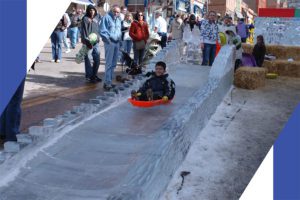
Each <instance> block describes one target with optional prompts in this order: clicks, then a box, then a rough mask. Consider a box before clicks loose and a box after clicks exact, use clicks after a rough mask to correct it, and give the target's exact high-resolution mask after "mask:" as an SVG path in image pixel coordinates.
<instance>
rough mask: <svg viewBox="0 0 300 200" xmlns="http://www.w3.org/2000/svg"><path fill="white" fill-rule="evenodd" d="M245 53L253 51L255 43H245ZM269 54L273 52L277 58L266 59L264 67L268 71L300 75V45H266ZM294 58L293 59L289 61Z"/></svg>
mask: <svg viewBox="0 0 300 200" xmlns="http://www.w3.org/2000/svg"><path fill="white" fill-rule="evenodd" d="M242 47H243V51H244V52H245V53H252V50H253V47H254V46H253V45H250V44H243V46H242ZM266 48H267V54H272V55H274V56H275V57H276V60H272V61H269V60H265V61H264V64H263V67H264V68H266V69H267V72H268V73H276V74H278V75H280V76H289V77H300V47H298V46H279V45H266ZM290 58H292V59H293V61H288V59H290Z"/></svg>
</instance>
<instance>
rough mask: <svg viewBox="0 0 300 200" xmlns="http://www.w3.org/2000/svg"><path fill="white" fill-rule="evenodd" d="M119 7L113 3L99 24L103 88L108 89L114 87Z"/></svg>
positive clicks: (119, 32) (119, 22) (120, 34)
mask: <svg viewBox="0 0 300 200" xmlns="http://www.w3.org/2000/svg"><path fill="white" fill-rule="evenodd" d="M119 16H120V7H119V6H118V5H114V6H113V7H112V9H111V11H110V12H109V13H107V14H106V15H105V16H104V17H103V18H102V21H101V24H100V32H99V33H100V35H101V37H102V40H103V42H104V49H105V61H106V63H105V79H104V84H103V88H104V90H107V91H109V90H110V89H112V88H113V87H114V85H113V84H112V80H113V75H114V69H115V68H116V66H117V62H118V56H119V48H120V46H119V43H120V41H121V37H122V32H121V19H120V17H119Z"/></svg>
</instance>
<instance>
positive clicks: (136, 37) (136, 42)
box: [129, 12, 149, 65]
mask: <svg viewBox="0 0 300 200" xmlns="http://www.w3.org/2000/svg"><path fill="white" fill-rule="evenodd" d="M129 35H130V37H131V38H132V40H133V53H134V62H135V63H136V64H138V65H141V64H142V62H143V58H144V54H145V47H146V44H147V40H148V38H149V30H148V24H147V22H145V21H144V14H143V12H137V13H136V14H135V18H134V21H133V22H132V24H131V27H130V30H129Z"/></svg>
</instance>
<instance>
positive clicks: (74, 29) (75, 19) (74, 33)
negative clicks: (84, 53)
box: [69, 9, 81, 49]
mask: <svg viewBox="0 0 300 200" xmlns="http://www.w3.org/2000/svg"><path fill="white" fill-rule="evenodd" d="M70 20H71V25H70V27H69V35H70V41H71V48H72V49H75V47H76V44H77V37H78V26H79V24H80V23H81V19H80V16H79V14H77V12H76V10H75V9H74V10H73V12H72V13H71V14H70Z"/></svg>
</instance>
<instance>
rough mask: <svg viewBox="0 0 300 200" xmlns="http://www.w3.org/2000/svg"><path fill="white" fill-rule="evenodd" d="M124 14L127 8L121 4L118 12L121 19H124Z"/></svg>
mask: <svg viewBox="0 0 300 200" xmlns="http://www.w3.org/2000/svg"><path fill="white" fill-rule="evenodd" d="M126 14H127V8H126V7H125V6H121V13H120V19H121V21H124V19H125V15H126Z"/></svg>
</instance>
